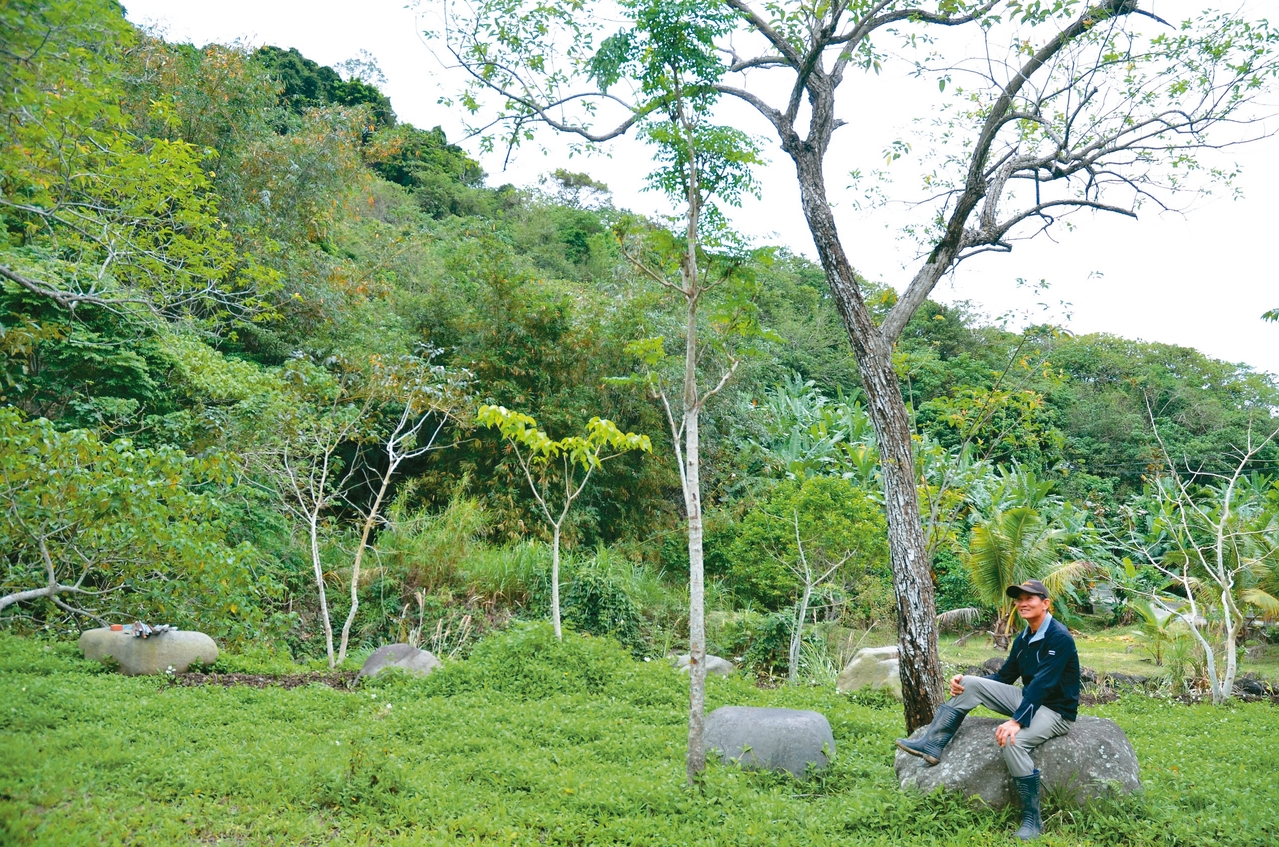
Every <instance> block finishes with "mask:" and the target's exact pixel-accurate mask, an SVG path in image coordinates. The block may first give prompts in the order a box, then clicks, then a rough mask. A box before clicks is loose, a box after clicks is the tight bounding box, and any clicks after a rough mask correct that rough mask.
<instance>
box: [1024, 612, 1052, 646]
mask: <svg viewBox="0 0 1279 847" xmlns="http://www.w3.org/2000/svg"><path fill="white" fill-rule="evenodd" d="M1052 622H1053V616H1052V613H1051V612H1044V620H1043V622H1042V623H1040V624H1039V629H1037V630H1035V633H1034V635H1031V633H1030V625H1029V624H1027V625H1026V629H1025V631H1024V632H1023V633H1022V634H1023V635H1024V636H1025V637H1026V643H1027V644H1034V643H1035V642H1036V641H1042V640H1043V638H1044V636H1045V635H1047V634H1048V627H1050V626H1052Z"/></svg>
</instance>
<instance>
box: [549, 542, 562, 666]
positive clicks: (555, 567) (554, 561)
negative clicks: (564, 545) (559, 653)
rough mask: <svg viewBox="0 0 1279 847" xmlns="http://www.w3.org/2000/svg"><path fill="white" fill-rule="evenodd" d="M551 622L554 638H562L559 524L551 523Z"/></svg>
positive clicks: (558, 639) (560, 639)
mask: <svg viewBox="0 0 1279 847" xmlns="http://www.w3.org/2000/svg"><path fill="white" fill-rule="evenodd" d="M551 527H552V529H551V624H552V625H553V626H554V627H555V640H556V641H563V640H564V631H563V629H562V628H561V626H560V525H559V524H558V523H556V524H551Z"/></svg>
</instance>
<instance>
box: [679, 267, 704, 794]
mask: <svg viewBox="0 0 1279 847" xmlns="http://www.w3.org/2000/svg"><path fill="white" fill-rule="evenodd" d="M690 261H696V259H695V258H691V259H690ZM694 284H696V282H694ZM684 351H685V359H684V507H685V509H687V511H688V656H689V666H688V784H689V785H692V784H694V782H695V781H696V779H697V776H698V774H700V773H701V772H702V771H703V770H705V769H706V749H705V747H704V745H703V740H702V731H703V728H704V725H705V721H706V594H705V570H704V566H703V561H702V475H701V451H700V446H701V445H700V441H699V439H700V435H699V430H698V424H699V417H700V412H701V407H700V404H699V402H698V397H697V300H696V299H695V298H690V299H689V302H688V335H687V338H686V343H685V345H684Z"/></svg>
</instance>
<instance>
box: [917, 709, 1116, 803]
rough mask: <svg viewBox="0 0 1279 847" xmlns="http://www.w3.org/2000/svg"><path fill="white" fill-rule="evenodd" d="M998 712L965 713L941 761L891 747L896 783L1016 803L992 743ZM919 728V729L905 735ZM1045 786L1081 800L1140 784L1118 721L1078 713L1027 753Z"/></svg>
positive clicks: (999, 752)
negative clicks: (982, 715)
mask: <svg viewBox="0 0 1279 847" xmlns="http://www.w3.org/2000/svg"><path fill="white" fill-rule="evenodd" d="M1003 721H1004V718H972V717H970V718H968V719H966V720H965V721H964V722H963V724H962V725H961V726H960V727H959V731H958V732H956V733H955V737H954V738H952V739H951V742H950V744H949V745H947V747H946V751H945V752H944V753H943V754H942V757H941V763H940V764H937V765H934V766H932V767H928V766H927V765H926V764H925V763H924V760H923V759H921V758H919V757H917V756H911V755H909V754H908V753H905V752H903V751H901V750H898V751H897V759H896V761H895V762H894V767H895V768H896V770H897V779H898V781H899V782H900V783H901V787H902V788H910V787H912V786H913V787H916V788H919V789H920V790H922V791H923V792H924V793H929V792H931V791H934V790H936V789H938V788H948V789H951V790H953V791H960V792H963V793H964V794H965V795H966V796H969V797H980V798H981V799H982V800H984V801H985V802H986V803H987V804H989V805H991V806H994V807H996V808H999V807H1003V806H1015V805H1017V804H1018V801H1017V798H1016V792H1015V791H1014V789H1013V783H1012V777H1010V776H1009V775H1008V767H1007V765H1005V764H1004V754H1003V751H1002V750H1000V749H999V745H997V744H996V743H995V728H996V727H997V726H999V725H1000V724H1001V723H1003ZM923 734H924V730H923V729H920V730H917V731H916V732H915V734H914V735H912V736H911V738H917V737H919V736H921V735H923ZM1031 757H1032V758H1033V759H1034V760H1035V766H1036V767H1037V768H1039V771H1040V774H1041V777H1040V778H1041V780H1042V782H1043V786H1044V790H1045V791H1061V792H1063V794H1064V795H1073V796H1074V798H1075V800H1076V801H1077V802H1078V803H1080V804H1083V803H1084V802H1086V801H1087V800H1089V799H1091V798H1094V797H1098V796H1102V795H1106V794H1113V793H1121V794H1130V793H1132V792H1134V791H1137V790H1139V789H1140V788H1141V780H1140V774H1139V772H1138V767H1137V754H1136V753H1135V752H1134V751H1133V749H1132V744H1130V743H1129V742H1128V736H1126V735H1124V731H1123V730H1122V729H1120V728H1119V724H1117V723H1115V722H1114V721H1111V720H1106V719H1105V718H1093V717H1081V718H1080V719H1079V720H1078V721H1076V722H1075V726H1074V728H1073V729H1071V730H1070V732H1069V733H1067V734H1066V735H1060V736H1058V737H1056V738H1050V739H1049V740H1048V741H1045V742H1044V743H1043V744H1041V745H1039V747H1038V748H1037V749H1036V750H1035V752H1034V753H1032V754H1031Z"/></svg>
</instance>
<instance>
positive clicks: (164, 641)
mask: <svg viewBox="0 0 1279 847" xmlns="http://www.w3.org/2000/svg"><path fill="white" fill-rule="evenodd" d="M80 651H81V652H83V653H84V657H85V658H86V659H92V660H93V661H95V662H101V661H103V660H104V659H108V658H111V659H115V660H116V663H117V664H118V665H119V668H120V673H123V674H125V675H126V676H146V675H148V674H158V673H170V672H172V673H186V672H187V668H189V667H191V664H192V663H193V662H201V663H203V664H206V665H211V664H213V663H214V662H216V661H217V660H218V645H217V644H214V643H213V639H212V638H210V637H209V636H207V635H205V634H204V633H203V632H195V631H194V630H183V629H171V630H168V631H166V632H162V633H159V634H157V635H152V636H149V637H147V638H135V637H134V636H133V634H132V633H130V632H129V631H127V630H125V631H124V632H119V631H113V630H111V629H110V628H109V627H100V628H99V629H90V630H86V631H85V632H82V633H80Z"/></svg>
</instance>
